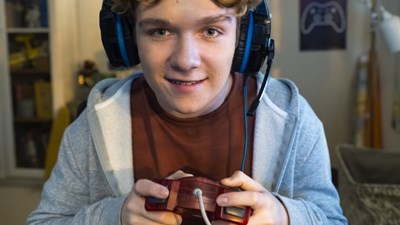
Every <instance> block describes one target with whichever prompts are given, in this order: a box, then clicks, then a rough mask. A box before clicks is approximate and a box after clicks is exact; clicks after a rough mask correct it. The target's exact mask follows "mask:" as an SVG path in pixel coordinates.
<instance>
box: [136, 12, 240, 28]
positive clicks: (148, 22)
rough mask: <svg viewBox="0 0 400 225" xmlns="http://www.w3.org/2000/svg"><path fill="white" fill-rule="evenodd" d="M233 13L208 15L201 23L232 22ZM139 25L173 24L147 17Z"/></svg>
mask: <svg viewBox="0 0 400 225" xmlns="http://www.w3.org/2000/svg"><path fill="white" fill-rule="evenodd" d="M233 17H234V16H233V15H230V14H221V15H216V16H215V15H214V16H207V17H204V18H202V19H201V20H200V23H201V24H205V25H210V24H213V23H216V22H219V21H227V22H228V23H231V22H232V20H233ZM138 26H139V27H143V26H161V27H168V26H172V25H171V23H170V22H168V21H167V20H164V19H158V18H147V19H143V20H140V21H139V22H138Z"/></svg>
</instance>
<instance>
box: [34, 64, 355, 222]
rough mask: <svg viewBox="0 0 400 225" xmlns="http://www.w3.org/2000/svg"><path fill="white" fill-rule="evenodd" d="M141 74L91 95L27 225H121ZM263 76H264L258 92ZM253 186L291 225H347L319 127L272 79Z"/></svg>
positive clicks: (259, 127)
mask: <svg viewBox="0 0 400 225" xmlns="http://www.w3.org/2000/svg"><path fill="white" fill-rule="evenodd" d="M138 76H141V73H140V71H139V72H137V73H135V74H133V75H131V76H129V77H127V78H125V79H123V80H117V79H108V80H104V81H102V82H100V83H98V84H97V85H96V86H95V87H94V88H93V90H92V91H91V93H90V95H89V98H88V103H87V107H86V110H85V111H84V112H83V113H82V114H81V115H80V116H79V117H78V118H77V119H76V120H75V121H74V122H73V123H72V124H71V125H70V126H69V127H68V128H67V129H66V131H65V133H64V136H63V139H62V143H61V146H60V150H59V156H58V160H57V163H56V165H55V167H54V169H53V171H52V175H51V177H50V178H49V180H48V181H47V182H46V184H45V186H44V189H43V193H42V199H41V202H40V204H39V206H38V208H37V209H36V210H35V211H34V212H32V214H31V215H30V216H29V218H28V224H30V225H33V224H41V225H45V224H52V225H59V224H68V225H78V224H82V225H83V224H93V225H117V224H120V211H121V207H122V204H123V202H124V200H125V198H126V196H127V195H128V193H129V192H130V190H131V189H132V186H133V185H134V182H135V179H134V176H133V169H132V168H133V161H134V159H132V143H131V125H130V124H131V122H130V87H131V82H132V80H134V79H135V78H137V77H138ZM262 78H263V74H261V73H259V74H258V81H259V82H258V84H259V86H260V83H261V80H262ZM252 171H253V174H251V176H252V178H253V179H255V180H256V181H258V182H259V183H261V184H262V185H263V186H264V187H265V188H267V189H268V190H270V191H271V192H272V193H273V194H274V195H275V196H276V197H278V198H279V199H280V200H281V201H282V202H283V204H284V205H285V207H286V208H287V211H288V213H289V218H290V224H292V225H312V224H347V221H346V218H345V217H344V216H343V214H342V210H341V208H340V203H339V196H338V193H337V191H336V189H335V187H334V185H333V184H332V181H331V173H330V172H331V168H330V161H329V151H328V147H327V143H326V139H325V134H324V129H323V125H322V123H321V121H320V120H319V119H318V118H317V116H316V115H315V113H314V112H313V110H312V109H311V107H310V106H309V104H308V103H307V102H306V100H305V99H304V98H303V97H302V96H301V95H299V92H298V89H297V87H296V86H295V85H294V84H293V83H292V82H291V81H289V80H284V79H280V80H278V79H274V78H270V79H269V83H268V89H267V94H265V95H264V96H263V98H262V101H261V103H260V105H259V107H258V109H257V119H256V124H255V130H254V153H253V165H252Z"/></svg>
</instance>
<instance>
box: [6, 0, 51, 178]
mask: <svg viewBox="0 0 400 225" xmlns="http://www.w3.org/2000/svg"><path fill="white" fill-rule="evenodd" d="M0 1H1V2H0V10H1V11H0V14H1V15H0V17H2V18H1V19H0V21H1V24H0V35H1V36H0V46H1V47H0V52H1V56H0V63H1V64H0V69H1V75H0V83H1V88H0V89H1V90H2V91H1V93H0V94H1V96H2V97H1V102H2V104H1V105H2V106H1V108H0V110H1V114H2V115H1V120H0V124H1V128H0V135H1V136H2V139H1V140H2V142H1V144H0V147H1V149H0V150H1V152H2V154H1V156H0V159H2V161H1V162H0V163H1V164H2V167H0V169H1V170H2V171H0V176H2V177H7V176H11V177H41V176H42V174H43V167H44V160H45V154H46V148H47V142H48V139H49V135H50V130H51V125H52V121H53V111H54V106H53V92H54V90H53V86H52V81H53V76H52V71H53V70H52V63H51V62H52V52H51V41H52V34H51V29H50V26H49V20H48V18H49V11H48V9H49V7H48V2H47V0H0Z"/></svg>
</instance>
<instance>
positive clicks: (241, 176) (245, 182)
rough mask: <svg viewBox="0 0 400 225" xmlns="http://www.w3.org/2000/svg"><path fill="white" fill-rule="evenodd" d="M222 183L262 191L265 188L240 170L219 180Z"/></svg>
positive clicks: (247, 189)
mask: <svg viewBox="0 0 400 225" xmlns="http://www.w3.org/2000/svg"><path fill="white" fill-rule="evenodd" d="M220 182H221V183H222V184H223V185H226V186H229V187H239V188H241V189H243V190H246V191H257V192H264V191H266V189H265V188H264V187H263V186H262V185H261V184H260V183H258V182H256V181H255V180H253V179H252V178H251V177H249V176H247V175H246V174H245V173H243V172H241V171H236V172H234V173H233V175H232V176H230V177H227V178H224V179H222V180H221V181H220Z"/></svg>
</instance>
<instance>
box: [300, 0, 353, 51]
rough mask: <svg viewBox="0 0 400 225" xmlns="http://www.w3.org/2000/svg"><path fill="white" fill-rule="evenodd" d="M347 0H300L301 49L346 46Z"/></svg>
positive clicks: (339, 47)
mask: <svg viewBox="0 0 400 225" xmlns="http://www.w3.org/2000/svg"><path fill="white" fill-rule="evenodd" d="M346 30H347V0H328V1H326V0H300V50H301V51H310V50H330V49H345V48H346Z"/></svg>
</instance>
